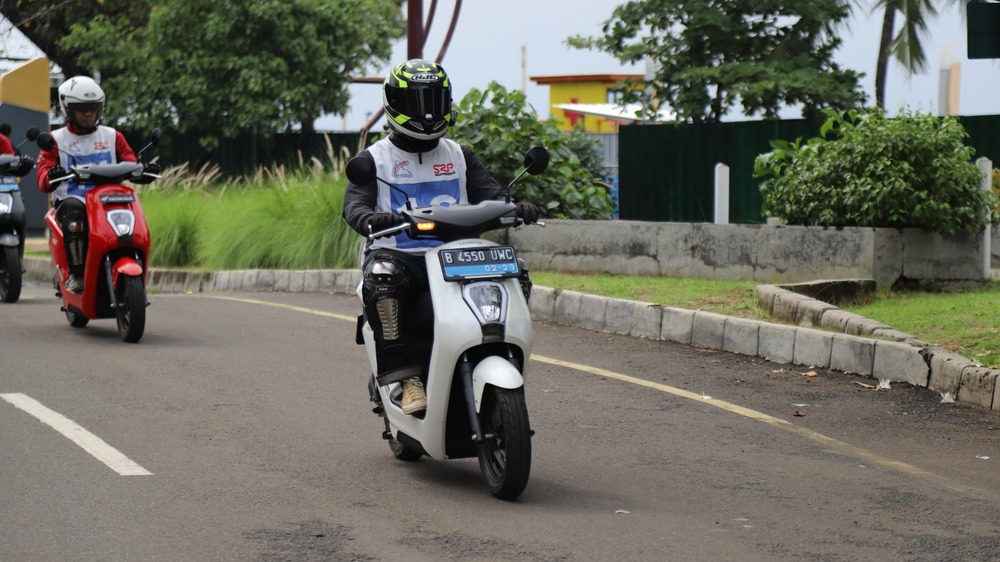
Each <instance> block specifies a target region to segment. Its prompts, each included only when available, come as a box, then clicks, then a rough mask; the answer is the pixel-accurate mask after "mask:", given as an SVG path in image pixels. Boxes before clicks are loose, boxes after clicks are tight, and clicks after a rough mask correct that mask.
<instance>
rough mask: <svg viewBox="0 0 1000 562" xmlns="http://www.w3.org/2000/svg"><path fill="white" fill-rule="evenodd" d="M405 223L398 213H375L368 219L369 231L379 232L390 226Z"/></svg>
mask: <svg viewBox="0 0 1000 562" xmlns="http://www.w3.org/2000/svg"><path fill="white" fill-rule="evenodd" d="M402 222H403V217H401V216H399V215H397V214H396V213H375V214H374V215H372V216H371V217H369V218H368V231H369V232H378V231H380V230H385V229H387V228H389V227H390V226H396V225H397V224H400V223H402Z"/></svg>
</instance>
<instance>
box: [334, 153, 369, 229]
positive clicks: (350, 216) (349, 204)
mask: <svg viewBox="0 0 1000 562" xmlns="http://www.w3.org/2000/svg"><path fill="white" fill-rule="evenodd" d="M359 156H360V157H362V158H369V159H372V162H374V158H372V155H371V152H369V151H368V150H365V151H364V152H362V153H361V154H360V155H359ZM377 201H378V184H377V182H372V183H371V184H369V185H358V184H356V183H352V182H351V181H349V180H348V182H347V188H346V190H345V191H344V211H343V213H341V216H343V217H344V220H345V221H346V222H347V224H348V225H349V226H350V227H351V228H353V229H354V231H355V232H357V233H358V234H360V235H362V236H367V235H368V219H369V218H370V217H371V216H372V215H374V214H375V204H376V203H377Z"/></svg>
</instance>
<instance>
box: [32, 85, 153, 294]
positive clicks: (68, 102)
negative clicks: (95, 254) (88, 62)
mask: <svg viewBox="0 0 1000 562" xmlns="http://www.w3.org/2000/svg"><path fill="white" fill-rule="evenodd" d="M104 101H105V98H104V90H103V89H102V88H101V86H100V85H99V84H98V83H97V82H96V81H94V79H93V78H90V77H87V76H74V77H73V78H70V79H69V80H66V81H65V82H63V83H62V85H60V86H59V107H60V108H61V109H62V112H63V116H64V117H65V118H66V126H65V127H62V128H60V129H56V130H54V131H52V138H53V139H55V142H56V146H54V147H53V148H52V149H51V150H42V151H40V152H39V153H38V170H37V173H36V177H37V179H38V189H40V190H41V191H42V192H44V193H51V194H52V204H53V206H54V207H55V209H56V216H57V218H58V219H59V224H60V225H61V226H62V230H63V233H64V237H65V245H66V248H65V250H66V258H67V259H66V262H67V263H68V264H70V265H69V272H64V273H68V275H69V277H68V278H67V279H66V289H67V290H69V291H72V292H74V293H82V292H83V265H84V257H85V256H86V252H87V211H86V206H85V204H84V198H83V194H84V193H86V191H87V189H89V188H90V187H93V186H87V185H80V184H78V183H77V182H76V181H75V180H73V179H67V180H66V181H58V182H53V181H52V180H53V179H59V178H65V177H66V176H68V175H69V172H68V171H67V170H68V168H69V167H71V166H75V165H78V164H115V163H118V162H135V161H136V157H135V152H133V151H132V147H131V146H129V144H128V141H127V140H125V135H123V134H122V133H121V132H120V131H118V130H116V129H113V128H111V127H107V126H104V125H101V115H102V113H103V112H104ZM146 169H147V171H149V172H150V173H152V174H156V173H159V166H158V165H156V164H147V165H146ZM131 181H133V182H134V183H148V182H149V181H152V179H151V178H149V177H145V178H136V179H133V180H131Z"/></svg>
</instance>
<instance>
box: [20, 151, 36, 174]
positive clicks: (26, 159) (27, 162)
mask: <svg viewBox="0 0 1000 562" xmlns="http://www.w3.org/2000/svg"><path fill="white" fill-rule="evenodd" d="M34 167H35V159H34V158H32V157H31V156H28V155H24V156H21V163H20V164H18V166H17V172H16V173H15V175H17V176H26V175H28V174H29V173H31V169H32V168H34Z"/></svg>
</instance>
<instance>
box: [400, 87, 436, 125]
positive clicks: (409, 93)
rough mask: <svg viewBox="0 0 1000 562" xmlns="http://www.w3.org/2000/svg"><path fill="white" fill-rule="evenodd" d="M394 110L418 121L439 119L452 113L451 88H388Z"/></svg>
mask: <svg viewBox="0 0 1000 562" xmlns="http://www.w3.org/2000/svg"><path fill="white" fill-rule="evenodd" d="M386 100H387V101H388V102H389V106H390V107H392V108H393V110H395V111H397V112H399V113H401V114H403V115H406V116H407V117H409V118H411V119H416V120H418V121H438V120H440V119H442V118H444V116H446V115H448V114H449V113H451V90H450V89H449V88H442V87H430V88H427V87H425V88H392V87H390V88H386Z"/></svg>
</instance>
